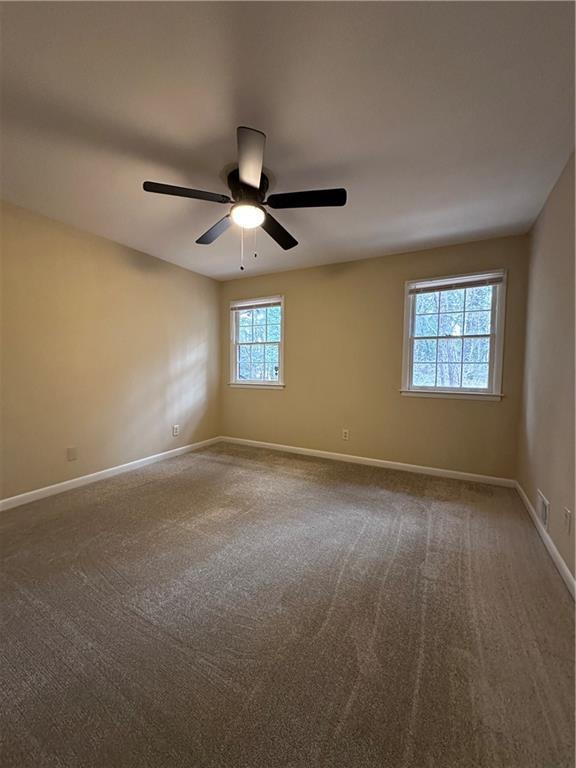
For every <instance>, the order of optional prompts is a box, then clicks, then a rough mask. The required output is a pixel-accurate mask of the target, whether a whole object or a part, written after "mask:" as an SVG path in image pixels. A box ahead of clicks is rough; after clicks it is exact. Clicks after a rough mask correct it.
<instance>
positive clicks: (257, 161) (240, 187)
mask: <svg viewBox="0 0 576 768" xmlns="http://www.w3.org/2000/svg"><path fill="white" fill-rule="evenodd" d="M236 136H237V140H238V168H236V169H235V170H233V171H231V172H230V173H229V174H228V186H229V187H230V196H228V195H219V194H217V193H214V192H204V191H203V190H200V189H189V188H188V187H175V186H173V185H172V184H159V183H158V182H156V181H145V182H144V184H143V187H144V190H145V191H146V192H157V193H158V194H161V195H175V196H176V197H191V198H193V199H195V200H207V201H208V202H211V203H224V204H228V203H232V207H231V208H230V211H229V212H228V213H227V214H226V216H224V217H223V218H221V219H220V221H217V222H216V224H214V225H213V226H212V227H210V229H209V230H208V231H207V232H204V234H203V235H201V236H200V237H199V238H198V240H196V242H197V243H198V244H199V245H209V244H210V243H213V242H214V240H216V238H217V237H220V235H221V234H223V233H224V232H226V230H227V229H228V228H229V227H230V225H231V224H232V222H234V224H237V225H238V226H239V227H242V229H254V228H255V227H262V229H263V230H264V231H265V232H266V233H267V234H268V235H270V237H271V238H272V239H273V240H275V241H276V242H277V243H278V245H280V246H281V247H282V248H284V250H285V251H287V250H289V249H290V248H294V246H295V245H298V241H297V240H296V239H295V238H293V237H292V235H291V234H290V232H288V231H287V230H286V229H284V227H283V226H282V224H280V222H279V221H277V220H276V219H275V218H274V217H273V216H271V215H270V214H269V213H268V211H266V210H265V209H264V206H268V207H269V208H276V209H279V208H320V207H325V206H340V205H346V190H345V189H341V188H339V189H314V190H308V191H306V192H285V193H283V194H278V195H270V196H269V197H268V199H267V200H265V197H266V193H267V191H268V177H267V176H266V174H264V173H262V162H263V159H264V145H265V144H266V135H265V134H264V133H262V132H261V131H256V130H254V128H246V127H244V126H242V127H240V128H238V129H237V131H236Z"/></svg>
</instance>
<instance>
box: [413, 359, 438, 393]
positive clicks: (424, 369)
mask: <svg viewBox="0 0 576 768" xmlns="http://www.w3.org/2000/svg"><path fill="white" fill-rule="evenodd" d="M435 383H436V366H435V365H434V364H431V363H414V365H413V366H412V386H413V387H433V386H434V384H435Z"/></svg>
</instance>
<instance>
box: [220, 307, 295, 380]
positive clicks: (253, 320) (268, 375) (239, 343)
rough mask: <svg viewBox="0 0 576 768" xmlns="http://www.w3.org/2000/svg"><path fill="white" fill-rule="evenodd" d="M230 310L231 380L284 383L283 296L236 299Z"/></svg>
mask: <svg viewBox="0 0 576 768" xmlns="http://www.w3.org/2000/svg"><path fill="white" fill-rule="evenodd" d="M230 310H231V317H230V321H231V322H230V325H231V349H230V370H231V379H230V380H231V383H232V384H256V385H262V386H273V385H279V384H282V383H283V370H282V364H283V354H282V352H283V319H284V318H283V315H284V311H283V300H282V297H279V296H276V297H270V298H265V299H252V300H249V301H238V302H232V304H231V305H230Z"/></svg>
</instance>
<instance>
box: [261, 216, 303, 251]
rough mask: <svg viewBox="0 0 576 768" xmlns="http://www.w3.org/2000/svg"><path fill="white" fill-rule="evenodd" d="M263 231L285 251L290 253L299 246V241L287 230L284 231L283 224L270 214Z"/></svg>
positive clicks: (265, 220)
mask: <svg viewBox="0 0 576 768" xmlns="http://www.w3.org/2000/svg"><path fill="white" fill-rule="evenodd" d="M262 229H263V230H264V232H266V234H268V235H270V237H271V238H272V239H273V240H276V242H277V243H278V245H279V246H281V247H282V248H284V250H285V251H289V250H290V248H294V246H295V245H298V240H295V239H294V238H293V237H292V235H291V234H290V232H288V230H287V229H284V227H283V226H282V224H280V222H279V221H276V219H275V218H274V217H273V216H270V214H269V213H267V214H266V218H265V219H264V223H263V224H262Z"/></svg>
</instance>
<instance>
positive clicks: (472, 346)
mask: <svg viewBox="0 0 576 768" xmlns="http://www.w3.org/2000/svg"><path fill="white" fill-rule="evenodd" d="M505 294H506V274H505V272H504V271H503V270H498V271H493V272H486V273H482V274H474V275H459V276H455V277H448V278H440V279H433V280H416V281H412V282H409V283H406V297H405V317H404V358H403V366H402V368H403V381H402V391H403V392H404V393H407V394H418V393H420V394H438V395H445V396H449V395H456V396H457V395H463V396H468V397H470V396H482V395H488V396H492V397H500V396H501V394H502V393H501V388H502V352H503V344H504V301H505Z"/></svg>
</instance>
